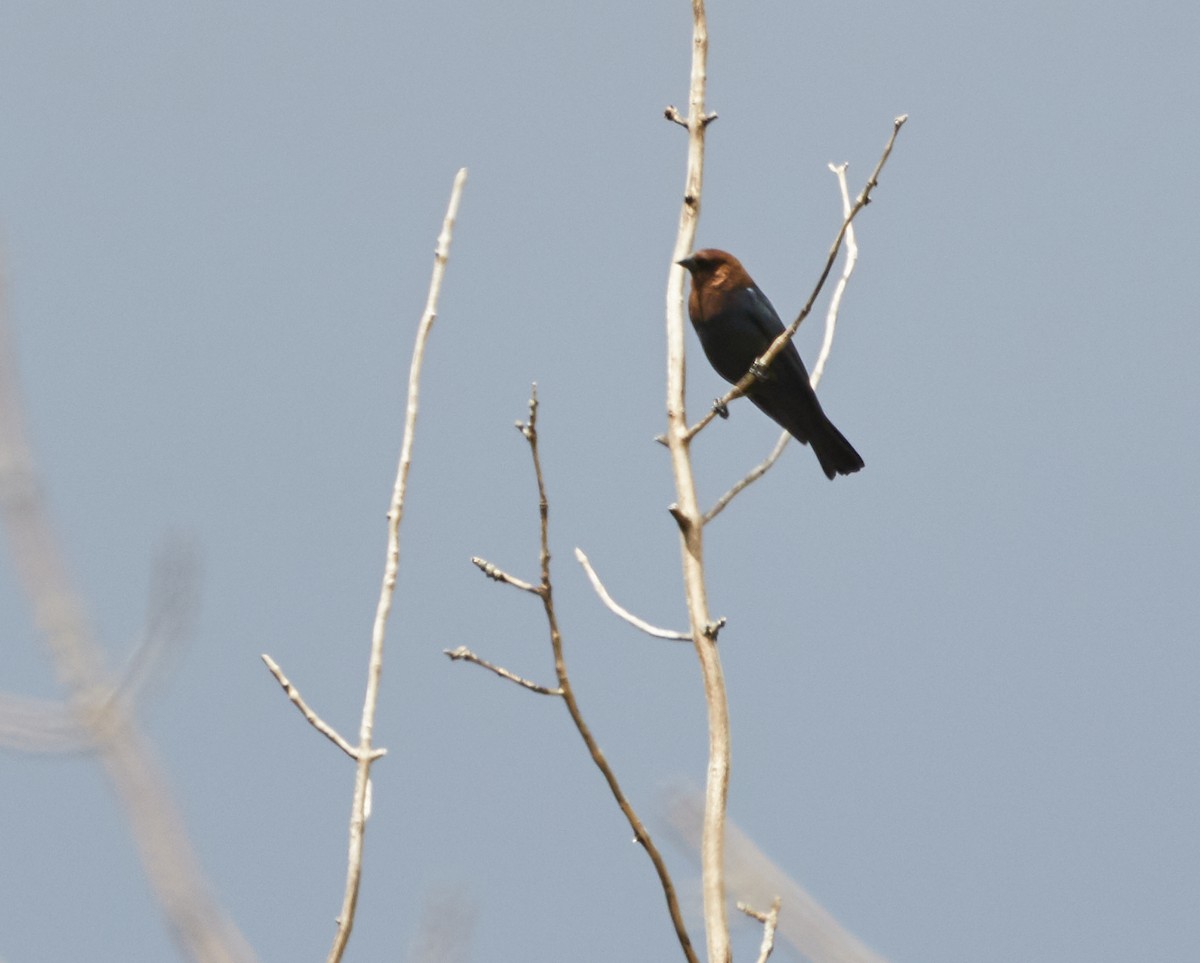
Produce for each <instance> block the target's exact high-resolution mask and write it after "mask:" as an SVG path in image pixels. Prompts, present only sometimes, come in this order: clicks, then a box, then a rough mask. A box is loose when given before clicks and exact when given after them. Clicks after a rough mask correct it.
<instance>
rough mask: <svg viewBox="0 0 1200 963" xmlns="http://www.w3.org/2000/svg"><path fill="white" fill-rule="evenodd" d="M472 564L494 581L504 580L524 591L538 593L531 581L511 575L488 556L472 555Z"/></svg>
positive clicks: (503, 581)
mask: <svg viewBox="0 0 1200 963" xmlns="http://www.w3.org/2000/svg"><path fill="white" fill-rule="evenodd" d="M471 564H472V565H474V566H475V567H476V568H478V569H479V571H481V572H483V574H484V575H486V576H487V577H488V578H490V579H491V580H492V581H493V582H502V583H504V584H505V585H511V586H512V587H513V588H518V589H520V590H521V591H522V592H530V593H532V594H533V595H537V594H538V587H537V586H536V585H531V584H530V583H529V582H526V581H525V580H524V579H519V578H517V577H516V576H515V575H509V574H508V572H506V571H504V569H502V568H498V567H497V566H495V565H493V564H492V563H491V562H489V561H488V560H487V559H486V558H480V557H479V556H478V555H476V556H474V557H472V559H471Z"/></svg>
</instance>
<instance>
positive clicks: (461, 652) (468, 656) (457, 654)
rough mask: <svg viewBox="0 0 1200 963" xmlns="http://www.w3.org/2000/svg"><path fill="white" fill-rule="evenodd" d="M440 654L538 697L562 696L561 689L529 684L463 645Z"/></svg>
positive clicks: (444, 650)
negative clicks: (484, 671)
mask: <svg viewBox="0 0 1200 963" xmlns="http://www.w3.org/2000/svg"><path fill="white" fill-rule="evenodd" d="M442 652H443V653H444V654H445V655H447V656H449V657H450V661H451V662H474V663H475V664H476V665H478V666H481V667H483V668H485V669H488V670H489V671H491V672H495V673H496V675H498V676H500V678H502V679H508V681H509V682H515V683H516V684H517V685H519V686H524V687H525V688H526V689H528V690H529V691H530V692H536V693H537V694H538V695H548V696H561V695H562V694H563V691H562V689H550V688H548V687H546V686H544V685H538V684H537V683H536V682H530V681H529V680H528V679H525V678H522V677H521V676H519V675H517V674H516V673H515V672H509V671H508V669H505V668H503V667H502V666H498V665H494V664H493V663H491V662H489V661H488V660H487V659H481V658H480V657H479V656H477V655H476V654H475V653H474V652H472V651H471V650H470V649H468V648H467V647H466V646H465V645H460V646H459V647H458V648H457V649H442Z"/></svg>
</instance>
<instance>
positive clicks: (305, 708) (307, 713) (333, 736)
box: [261, 652, 387, 762]
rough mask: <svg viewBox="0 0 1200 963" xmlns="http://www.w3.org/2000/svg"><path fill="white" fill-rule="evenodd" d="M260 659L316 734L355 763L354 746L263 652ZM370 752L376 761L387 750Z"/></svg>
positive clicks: (356, 759) (356, 751) (356, 753)
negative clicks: (316, 710) (321, 714)
mask: <svg viewBox="0 0 1200 963" xmlns="http://www.w3.org/2000/svg"><path fill="white" fill-rule="evenodd" d="M261 658H262V660H263V662H265V663H266V664H267V668H268V669H270V670H271V675H273V676H275V681H276V682H278V683H279V684H280V686H282V687H283V691H284V692H286V693H287V697H288V700H289V701H290V702H291V703H292V705H294V706H295V707H296V708H297V709H299V710H300V714H301V715H302V716H304V718H305V719H307V720H308V722H309V725H311V726H312V727H313V728H314V729H316V730H317V732H319V733H321V735H323V736H324V737H325V738H326V739H328V740H329V741H330V742H332V743H333V744H334V745H335V746H337V747H338V748H339V749H341V750H342V752H344V753H345V754H346V755H347V756H349V757H350V758H351V759H353V760H355V761H356V762H357V761H358V750H357V749H355V748H354V746H352V745H350V743H348V742H347V741H346V740H345V739H343V738H342V736H341V734H340V733H339V732H338V731H337V730H336V729H334V728H333V726H331V725H330V724H329V723H327V722H326V721H325V720H324V719H322V718H321V717H320V716H319V715H317V714H316V712H314V711H313V710H312V709H311V708H310V707H309V705H308V703H307V702H305V701H304V698H303V696H301V695H300V690H299V689H297V688H296V687H295V686H294V685H292V683H291V681H290V680H289V679H288V677H287V676H285V675H284V674H283V670H282V669H281V668H279V664H278V663H277V662H276V661H275V660H274V659H272V658H271V657H270V656H269V655H267V654H266V653H265V652H264V653H263V655H262V656H261ZM372 752H373V753H374V754H375V758H376V759H378V758H379V757H380V756H382V755H385V754H386V753H387V750H386V749H374V750H372Z"/></svg>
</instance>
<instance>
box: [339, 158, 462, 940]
mask: <svg viewBox="0 0 1200 963" xmlns="http://www.w3.org/2000/svg"><path fill="white" fill-rule="evenodd" d="M466 182H467V169H466V168H465V167H464V168H462V169H461V170H460V171H459V172H458V175H457V176H456V177H455V178H454V187H453V189H452V190H451V192H450V204H449V206H448V207H447V209H446V217H445V219H444V220H443V221H442V232H441V234H439V235H438V240H437V248H436V249H435V251H434V257H433V276H432V277H431V278H430V280H429V296H428V298H427V299H426V302H425V312H424V314H423V315H422V316H421V322H420V324H418V325H417V338H416V344H415V345H414V346H413V354H412V364H411V366H410V367H409V373H408V406H407V409H406V411H405V417H404V441H403V442H402V443H401V445H400V463H399V465H398V466H397V469H396V482H395V485H394V486H393V488H392V501H391V505H390V507H389V508H388V515H387V517H388V537H387V560H386V563H385V565H384V572H383V584H382V586H381V587H380V590H379V603H378V605H377V606H376V608H375V624H374V626H373V628H372V630H371V655H370V659H369V661H368V665H367V688H366V695H365V696H364V698H363V710H362V722H361V724H360V726H359V733H358V753H357V760H358V765H357V767H356V769H355V776H354V800H353V802H352V804H351V808H350V840H349V846H348V853H347V867H346V889H345V893H344V895H343V897H342V910H341V913H340V914H339V915H338V921H337V932H336V933H335V934H334V938H333V945H332V946H331V947H330V950H329V956H328V958H327V959H328V963H337V961H339V960H341V958H342V954H343V953H344V952H345V950H346V944H347V943H348V942H349V940H350V932H351V930H352V929H353V928H354V911H355V907H356V905H357V903H358V891H359V886H360V885H361V882H362V861H363V836H364V834H365V832H366V826H367V805H368V794H369V793H370V785H371V764H372V763H373V762H374V761H375V758H376V757H375V754H374V752H373V750H372V746H371V737H372V733H373V731H374V728H375V710H376V707H377V706H378V703H379V681H380V676H381V675H382V673H383V642H384V632H385V629H386V627H387V620H388V615H389V613H390V612H391V610H392V597H393V595H394V594H395V589H396V572H397V569H398V568H399V565H400V521H401V519H402V518H403V517H404V498H405V494H406V492H407V490H408V469H409V465H411V464H412V449H413V436H414V433H415V430H416V425H417V409H418V402H419V399H420V387H421V363H422V361H423V360H424V357H425V344H426V342H427V341H428V340H429V332H430V330H431V329H432V328H433V322H434V321H435V320H436V318H437V303H438V296H439V295H440V294H441V290H442V279H443V278H444V277H445V274H446V262H447V261H448V260H449V257H450V242H451V239H452V238H453V235H454V221H455V219H456V218H457V217H458V205H459V202H460V201H461V200H462V192H463V186H464V185H465V184H466Z"/></svg>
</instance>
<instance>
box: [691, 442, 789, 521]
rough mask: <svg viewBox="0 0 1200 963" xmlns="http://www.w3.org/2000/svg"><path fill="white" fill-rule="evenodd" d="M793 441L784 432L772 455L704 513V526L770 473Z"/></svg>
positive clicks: (751, 470)
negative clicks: (743, 491) (746, 489)
mask: <svg viewBox="0 0 1200 963" xmlns="http://www.w3.org/2000/svg"><path fill="white" fill-rule="evenodd" d="M791 439H792V436H791V435H790V434H788V433H787V432H786V431H785V432H782V433H781V434H780V436H779V440H778V441H777V442H775V447H774V448H772V449H771V453H770V454H769V455H767V457H766V458H764V459H763V460H762V461H761V462H759V463H758V464H757V465H755V466H754V467H753V468H751V469H750V470H749V471H748V472H747V473H746V474H745V476H744V477H743V478H742V479H741V480H740V481H738V482H736V483H735V484H734V485H733V487H732V488H730V489H729V491H727V492H726V493H725V494H724V495H722V496H721V497H720V498H718V499H717V501H716V503H715V504H714V505H713V507H712V508H710V509H709V510H708V511H707V512H705V513H704V524H705V525H707V524H708V523H709V522H711V521H712V520H713V519H714V518H716V517H717V516H718V515H720V514H721V512H723V511H725V508H726V506H727V505H728V504H729V503H730V502H731V501H733V500H734V499H735V498H736V497H737V496H738V495H739V494H740V493H741V492H742V490H743V489H745V488H747V487H749V486H750V485H751V484H753V483H754V482H756V481H758V480H759V479H760V478H762V476H763V475H765V474H766V473H767V472H768V471H770V470H771V468H772V467H773V466H774V464H775V462H777V461H779V456H780V455H782V454H783V449H785V448H786V447H787V444H788V442H789V441H791Z"/></svg>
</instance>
